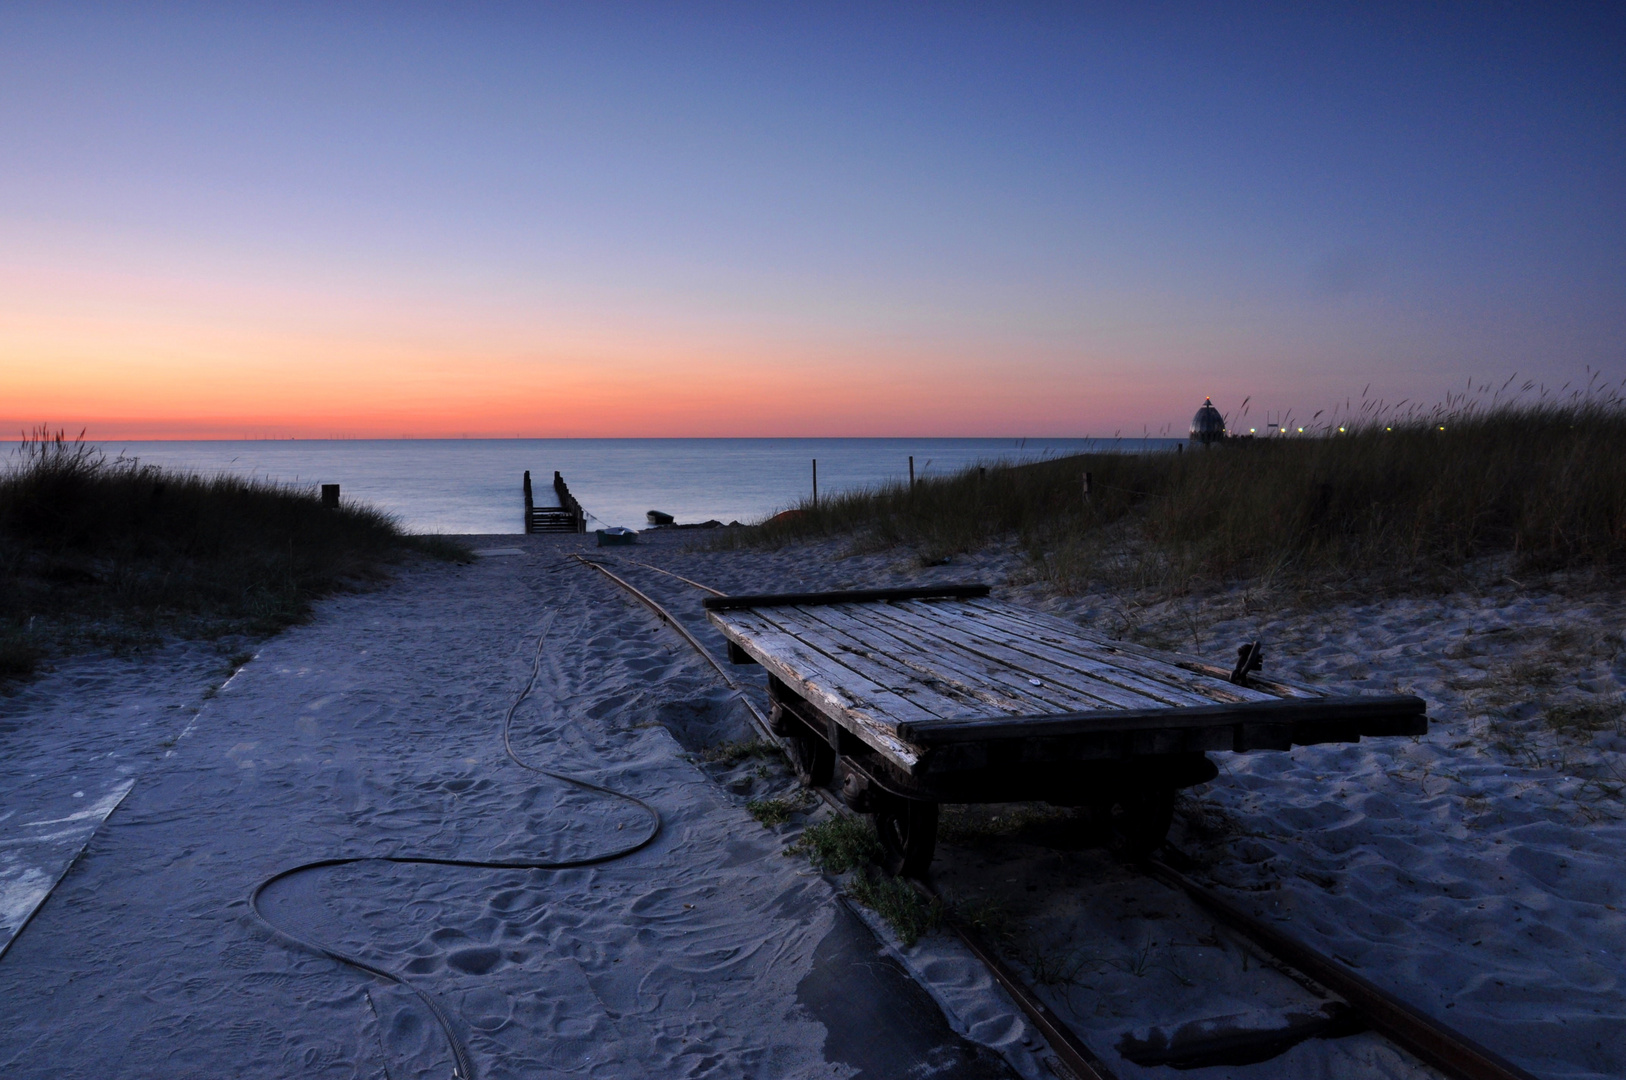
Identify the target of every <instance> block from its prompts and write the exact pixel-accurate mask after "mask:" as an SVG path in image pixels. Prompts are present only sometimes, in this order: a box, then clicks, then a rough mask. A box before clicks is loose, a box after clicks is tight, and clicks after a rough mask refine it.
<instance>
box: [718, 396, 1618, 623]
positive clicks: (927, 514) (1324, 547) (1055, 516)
mask: <svg viewBox="0 0 1626 1080" xmlns="http://www.w3.org/2000/svg"><path fill="white" fill-rule="evenodd" d="M1623 445H1626V403H1623V401H1622V399H1621V398H1620V396H1619V395H1618V394H1616V393H1613V392H1610V393H1598V392H1590V393H1586V394H1582V395H1574V396H1571V397H1569V398H1565V399H1561V400H1552V399H1550V398H1548V399H1541V400H1536V401H1523V402H1515V403H1511V404H1508V403H1503V404H1495V405H1492V406H1491V407H1484V408H1482V407H1478V406H1476V405H1474V404H1471V403H1465V402H1462V401H1460V400H1459V401H1456V402H1454V403H1451V404H1449V405H1447V406H1443V407H1439V408H1435V409H1431V410H1428V411H1427V412H1422V411H1419V410H1414V411H1412V412H1410V413H1408V414H1406V415H1405V416H1403V417H1400V418H1393V417H1390V418H1385V417H1383V416H1382V415H1381V414H1377V415H1373V414H1370V413H1369V414H1368V415H1367V416H1364V417H1361V416H1357V417H1356V418H1353V419H1351V420H1346V421H1345V422H1344V423H1342V424H1341V425H1337V426H1333V425H1326V426H1324V427H1323V428H1322V429H1321V430H1319V431H1314V432H1309V433H1307V434H1306V435H1304V436H1297V435H1295V436H1294V437H1290V438H1287V437H1277V438H1273V439H1253V440H1233V441H1231V442H1229V443H1227V444H1225V445H1223V446H1221V447H1215V448H1210V449H1206V450H1203V449H1198V450H1191V449H1187V450H1186V451H1185V452H1182V453H1171V452H1156V453H1138V454H1137V453H1115V454H1088V455H1081V456H1076V457H1068V458H1059V459H1052V460H1047V461H1041V462H1037V463H1031V464H1022V465H1010V464H995V465H992V466H990V467H988V468H986V470H985V471H984V470H979V469H977V468H971V469H966V470H964V471H961V472H959V473H957V474H955V475H952V476H948V477H943V478H939V479H928V480H923V481H921V482H919V483H917V484H915V485H914V487H913V488H910V487H909V485H908V484H907V483H906V482H899V483H893V484H888V485H884V486H881V487H878V488H872V489H868V490H862V491H853V492H846V493H842V494H838V495H836V496H834V497H827V498H824V499H821V500H820V502H819V503H818V504H817V505H813V504H812V503H811V502H804V503H803V504H801V505H800V506H797V507H796V508H795V512H794V513H792V514H787V515H782V516H780V517H778V518H775V519H772V520H770V521H768V522H765V523H763V524H761V525H758V526H755V527H754V528H751V529H745V530H735V531H733V532H732V533H730V534H729V535H728V536H725V537H719V538H718V542H719V543H720V544H727V545H739V544H752V545H765V546H778V545H781V544H784V543H789V542H793V541H798V540H806V539H814V538H821V537H830V536H850V537H852V538H853V539H854V540H855V542H856V544H857V546H859V547H871V548H882V547H887V546H893V545H907V546H911V547H913V548H915V549H916V550H917V551H918V552H919V553H920V556H921V558H922V559H923V560H925V561H927V562H931V561H935V560H938V559H941V558H944V557H948V556H952V555H953V554H955V553H959V552H966V551H972V550H975V549H977V548H978V547H981V546H983V545H985V544H987V543H989V542H990V541H993V540H995V539H1000V538H1006V537H1014V538H1016V539H1017V540H1018V541H1019V542H1020V543H1021V544H1022V545H1023V546H1024V547H1025V548H1026V549H1027V551H1028V552H1029V554H1030V555H1031V556H1032V558H1033V560H1034V563H1035V566H1036V569H1037V572H1038V573H1039V574H1040V575H1041V576H1042V577H1045V578H1047V579H1049V580H1050V581H1051V583H1053V584H1054V585H1055V586H1056V587H1058V588H1059V589H1061V590H1062V591H1064V592H1070V591H1075V590H1078V589H1082V588H1085V587H1087V586H1088V585H1089V584H1090V583H1091V582H1094V581H1100V582H1105V583H1107V584H1110V585H1114V586H1117V587H1123V586H1131V587H1134V586H1168V585H1171V584H1172V585H1180V584H1189V583H1191V582H1195V581H1201V580H1208V581H1225V580H1236V579H1241V578H1245V577H1250V576H1256V575H1261V574H1276V573H1288V574H1292V573H1302V574H1308V575H1313V576H1315V577H1317V578H1320V579H1341V580H1346V581H1352V582H1355V581H1359V582H1372V581H1378V580H1383V579H1391V580H1393V579H1401V580H1415V579H1417V578H1418V577H1419V576H1440V575H1444V576H1447V577H1449V576H1450V575H1451V574H1453V573H1457V572H1459V571H1460V569H1461V568H1462V567H1463V565H1464V564H1465V563H1467V562H1468V561H1469V560H1473V559H1475V558H1478V557H1480V556H1485V555H1494V554H1505V555H1507V556H1509V557H1510V559H1511V565H1513V566H1516V567H1519V568H1523V569H1534V570H1538V571H1539V570H1558V569H1577V568H1591V569H1599V570H1606V571H1617V572H1618V571H1619V570H1620V569H1621V568H1622V566H1623V565H1626V454H1623V453H1622V452H1621V447H1622V446H1623ZM1086 472H1088V473H1090V476H1091V490H1090V493H1089V496H1088V497H1087V498H1086V496H1085V494H1084V486H1083V477H1084V474H1085V473H1086Z"/></svg>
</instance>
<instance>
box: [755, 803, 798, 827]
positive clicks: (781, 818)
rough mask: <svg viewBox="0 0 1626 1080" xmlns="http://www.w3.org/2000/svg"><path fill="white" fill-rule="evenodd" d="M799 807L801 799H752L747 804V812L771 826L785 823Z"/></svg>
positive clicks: (765, 824)
mask: <svg viewBox="0 0 1626 1080" xmlns="http://www.w3.org/2000/svg"><path fill="white" fill-rule="evenodd" d="M799 809H801V802H800V800H793V799H752V800H751V801H750V802H748V803H746V804H745V812H746V813H748V814H750V815H751V816H752V817H754V818H756V819H757V820H758V821H760V822H762V824H763V825H764V826H767V827H770V828H771V827H772V826H775V825H783V824H784V823H785V822H787V821H789V820H790V816H791V815H792V814H794V813H795V812H796V811H797V810H799Z"/></svg>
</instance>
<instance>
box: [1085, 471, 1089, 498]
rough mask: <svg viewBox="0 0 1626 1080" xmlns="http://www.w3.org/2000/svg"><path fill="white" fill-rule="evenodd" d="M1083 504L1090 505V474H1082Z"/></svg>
mask: <svg viewBox="0 0 1626 1080" xmlns="http://www.w3.org/2000/svg"><path fill="white" fill-rule="evenodd" d="M1084 505H1085V506H1088V505H1090V474H1089V473H1088V472H1086V473H1085V474H1084Z"/></svg>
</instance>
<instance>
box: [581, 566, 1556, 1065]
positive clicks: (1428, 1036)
mask: <svg viewBox="0 0 1626 1080" xmlns="http://www.w3.org/2000/svg"><path fill="white" fill-rule="evenodd" d="M576 559H577V560H578V561H580V562H581V563H583V564H584V565H586V566H590V567H592V568H593V569H595V570H597V571H598V572H599V573H601V574H603V575H604V576H605V577H607V578H609V579H610V580H611V581H613V582H615V583H616V584H617V585H618V586H620V587H621V588H622V589H624V590H626V591H627V592H628V593H630V594H631V595H632V596H633V597H635V598H636V599H637V600H638V601H639V602H640V603H642V604H643V605H644V606H646V607H648V608H649V609H650V610H651V611H652V612H653V613H654V614H655V615H656V616H657V617H658V618H660V619H661V620H662V621H663V622H665V623H667V624H668V625H670V626H671V627H672V628H673V629H674V630H676V631H677V632H678V633H679V634H680V635H681V636H682V637H683V639H684V640H685V641H687V642H688V643H689V645H690V646H691V647H692V648H693V649H694V650H695V651H696V652H698V653H699V654H700V655H701V656H702V657H703V658H704V659H705V660H706V662H707V663H709V664H710V665H711V666H712V668H714V669H715V670H716V672H717V674H718V675H719V676H720V677H721V678H722V679H723V681H724V682H725V683H726V684H727V685H728V686H729V687H730V688H731V689H733V690H734V691H735V693H736V694H737V695H738V696H739V699H740V701H741V702H742V703H743V704H744V705H745V707H746V709H747V710H748V711H749V712H750V714H751V717H752V720H753V724H754V726H755V727H756V728H757V729H758V731H759V732H760V733H761V735H762V737H763V738H764V739H766V740H767V741H769V742H771V743H773V744H775V745H777V746H780V747H781V749H784V748H785V747H784V742H783V740H782V739H780V738H779V737H778V736H776V735H775V734H774V733H773V732H772V731H771V730H770V729H769V726H768V721H767V718H766V717H764V716H763V715H762V712H761V710H759V709H758V708H757V707H756V705H755V704H754V703H753V702H752V701H751V700H750V698H749V697H748V696H747V695H746V693H745V687H744V686H743V685H742V684H741V683H740V682H739V680H738V679H736V678H735V677H734V676H733V674H731V673H730V672H729V671H728V670H727V669H726V668H725V667H723V665H722V664H721V663H719V662H718V661H717V659H716V657H714V656H712V655H711V652H710V651H709V650H707V649H706V647H705V646H704V645H703V644H701V642H700V640H699V639H698V638H696V637H695V636H694V634H693V633H692V632H691V631H690V630H689V629H688V627H686V626H684V625H683V623H682V622H681V621H679V620H678V619H677V617H676V616H674V615H673V614H672V613H671V612H670V611H668V610H667V609H666V608H665V607H664V606H662V605H661V604H660V603H659V602H658V601H657V600H655V599H654V598H653V597H651V596H649V595H648V594H647V593H646V592H644V591H643V590H641V589H639V588H638V587H637V586H635V585H633V584H632V583H631V582H630V581H628V580H626V579H625V578H623V577H622V576H620V575H619V574H616V573H614V572H613V571H611V570H610V569H609V568H608V567H607V566H605V565H604V564H603V563H602V562H599V561H597V560H593V559H587V558H584V557H582V556H580V555H577V556H576ZM621 561H623V562H626V563H630V564H631V565H634V566H639V567H642V568H644V569H646V570H652V571H654V572H655V573H658V574H663V575H665V576H667V577H669V578H674V579H676V580H678V581H681V582H683V583H684V584H686V585H690V586H693V587H694V588H696V589H701V590H703V591H705V592H708V593H711V594H712V595H713V596H725V595H727V594H726V593H724V592H722V591H721V590H719V589H714V588H712V587H711V586H709V585H705V584H702V583H701V582H698V581H695V580H693V579H691V578H687V577H684V576H683V575H681V574H677V573H674V572H672V571H670V570H666V569H664V568H662V567H659V566H655V565H654V564H652V563H647V562H643V561H640V560H637V559H623V560H621ZM812 790H813V792H814V793H815V794H817V795H818V796H819V797H820V798H821V799H823V801H824V802H825V803H826V804H827V805H829V806H830V807H831V808H832V809H833V810H834V811H835V812H836V813H839V814H851V813H852V811H851V810H850V809H848V807H847V806H846V804H844V803H843V802H841V800H840V799H838V798H837V797H836V796H835V795H834V794H833V793H831V792H830V791H828V790H826V789H824V788H822V787H815V788H813V789H812ZM1138 869H1139V870H1140V871H1141V872H1142V873H1145V874H1147V875H1149V876H1151V877H1153V878H1155V879H1157V880H1159V881H1161V882H1163V883H1164V884H1167V885H1169V886H1171V887H1173V888H1175V889H1178V890H1180V891H1181V892H1184V893H1185V894H1186V895H1187V896H1189V897H1190V898H1191V899H1192V900H1193V901H1194V902H1195V903H1196V904H1197V905H1198V906H1199V907H1201V908H1203V909H1204V910H1205V911H1207V912H1208V913H1209V914H1210V915H1211V916H1212V917H1214V918H1215V919H1216V920H1217V921H1218V922H1221V923H1223V924H1225V925H1226V926H1228V927H1230V928H1231V929H1232V930H1233V931H1235V932H1236V933H1239V934H1241V935H1242V936H1243V937H1245V938H1247V939H1248V940H1249V941H1251V942H1252V943H1253V944H1254V945H1255V946H1256V947H1258V948H1260V949H1262V950H1264V951H1265V952H1266V953H1267V954H1269V955H1270V956H1272V957H1274V958H1275V960H1276V961H1277V962H1278V963H1279V964H1281V965H1283V966H1284V967H1286V968H1288V969H1290V970H1292V971H1294V972H1297V973H1298V974H1299V975H1301V976H1302V977H1304V978H1305V979H1307V980H1309V981H1310V982H1311V983H1313V984H1316V985H1319V986H1320V987H1322V988H1324V989H1326V990H1328V991H1330V992H1331V993H1332V994H1335V995H1337V996H1338V997H1341V998H1342V999H1343V1000H1344V1001H1345V1002H1347V1003H1348V1005H1349V1007H1350V1009H1351V1010H1352V1011H1353V1013H1354V1014H1355V1016H1356V1017H1358V1019H1359V1020H1361V1021H1363V1022H1364V1023H1365V1025H1366V1026H1367V1027H1368V1028H1369V1029H1370V1030H1372V1031H1374V1032H1376V1033H1378V1034H1379V1035H1382V1036H1383V1037H1385V1038H1387V1039H1388V1040H1389V1041H1391V1042H1393V1043H1394V1044H1395V1045H1397V1046H1400V1047H1402V1048H1404V1049H1405V1050H1407V1051H1408V1052H1410V1053H1411V1054H1412V1055H1414V1056H1415V1057H1417V1058H1418V1059H1419V1060H1420V1061H1423V1062H1424V1063H1426V1064H1428V1065H1430V1066H1432V1067H1434V1068H1436V1069H1438V1070H1439V1071H1440V1072H1442V1073H1444V1074H1445V1075H1446V1076H1449V1077H1452V1078H1454V1080H1537V1077H1535V1076H1534V1075H1533V1074H1531V1073H1529V1072H1527V1071H1525V1070H1524V1069H1521V1068H1520V1067H1519V1066H1517V1065H1515V1064H1513V1063H1512V1062H1510V1061H1508V1060H1507V1059H1506V1058H1503V1057H1502V1056H1501V1055H1499V1054H1497V1053H1496V1052H1495V1051H1493V1050H1490V1049H1489V1048H1487V1047H1485V1046H1482V1045H1480V1044H1479V1043H1478V1042H1476V1041H1474V1040H1473V1039H1470V1038H1469V1037H1468V1036H1466V1035H1464V1034H1462V1033H1461V1032H1459V1031H1457V1030H1455V1029H1454V1028H1451V1027H1448V1026H1447V1025H1445V1024H1443V1023H1441V1022H1440V1021H1439V1020H1437V1019H1435V1018H1434V1017H1432V1016H1429V1015H1428V1014H1426V1013H1424V1012H1422V1011H1421V1010H1419V1009H1416V1008H1414V1007H1413V1006H1411V1005H1410V1004H1408V1003H1406V1002H1405V1001H1402V1000H1401V999H1400V998H1398V997H1396V996H1395V995H1393V994H1391V993H1389V992H1388V991H1387V990H1384V989H1383V988H1382V987H1380V986H1378V985H1377V984H1376V983H1373V982H1371V981H1370V980H1368V979H1365V978H1363V977H1362V976H1360V975H1357V974H1356V973H1355V972H1353V971H1351V970H1350V969H1349V968H1348V967H1347V966H1346V965H1345V964H1343V963H1341V962H1339V961H1337V960H1335V959H1333V958H1332V957H1330V956H1328V955H1326V954H1324V953H1321V952H1318V951H1317V950H1315V949H1313V948H1311V947H1310V946H1309V945H1307V944H1305V943H1304V942H1302V941H1300V940H1298V939H1297V938H1295V937H1293V936H1291V935H1289V934H1284V933H1282V932H1281V931H1280V930H1277V929H1276V928H1274V927H1272V926H1270V925H1269V924H1267V923H1265V922H1263V921H1262V920H1260V919H1257V918H1255V917H1253V916H1252V915H1250V914H1248V913H1247V912H1246V911H1244V910H1243V909H1242V908H1241V907H1239V906H1237V905H1236V904H1235V903H1233V902H1232V901H1230V900H1228V899H1226V898H1225V897H1224V896H1221V895H1220V894H1219V893H1216V892H1214V891H1213V890H1212V889H1209V888H1207V887H1206V886H1204V885H1202V884H1201V883H1199V882H1197V881H1194V880H1192V879H1191V878H1190V877H1188V876H1186V875H1185V874H1184V873H1182V872H1181V871H1180V870H1178V869H1176V868H1175V867H1174V866H1172V865H1170V864H1169V862H1168V861H1165V860H1163V859H1158V858H1152V859H1149V860H1146V861H1144V862H1142V863H1140V864H1138ZM914 884H915V886H916V887H917V888H919V889H920V890H921V891H922V892H923V893H925V894H926V895H927V896H928V897H936V893H935V892H934V891H932V889H931V886H930V885H929V884H928V883H925V882H915V883H914ZM948 921H949V926H950V928H951V929H952V930H953V931H954V932H955V934H956V935H958V936H959V938H960V939H961V941H963V942H964V943H965V945H966V947H967V948H968V949H970V951H971V953H972V954H973V955H974V956H976V957H977V959H978V960H980V961H981V962H982V963H983V965H984V966H986V967H987V968H988V971H989V974H990V975H992V976H993V979H994V981H995V982H997V983H999V984H1000V986H1002V987H1004V989H1005V990H1006V992H1007V993H1009V994H1010V995H1011V998H1012V999H1013V1000H1014V1001H1015V1002H1016V1004H1017V1006H1018V1007H1019V1008H1021V1010H1022V1011H1023V1013H1024V1014H1026V1015H1027V1017H1028V1019H1029V1020H1030V1021H1031V1022H1032V1023H1033V1025H1034V1027H1036V1028H1037V1029H1038V1030H1039V1032H1040V1033H1041V1034H1042V1035H1043V1036H1044V1037H1045V1039H1046V1040H1047V1041H1048V1042H1049V1043H1050V1046H1051V1048H1052V1049H1053V1050H1054V1051H1055V1053H1056V1056H1057V1058H1058V1059H1059V1060H1060V1063H1061V1065H1062V1066H1063V1067H1064V1068H1065V1069H1066V1070H1067V1071H1068V1072H1070V1073H1072V1074H1073V1075H1074V1076H1076V1077H1077V1078H1078V1080H1115V1077H1114V1076H1113V1074H1112V1072H1111V1071H1110V1070H1109V1069H1108V1068H1107V1066H1106V1065H1105V1064H1104V1063H1103V1062H1102V1061H1101V1059H1100V1058H1098V1057H1097V1056H1096V1055H1095V1054H1094V1053H1093V1052H1092V1051H1091V1050H1090V1048H1089V1047H1088V1046H1087V1045H1085V1043H1084V1041H1083V1040H1082V1039H1080V1038H1079V1037H1078V1036H1077V1035H1076V1034H1075V1033H1074V1032H1073V1031H1072V1029H1071V1028H1069V1027H1068V1026H1067V1025H1066V1024H1065V1023H1064V1022H1063V1021H1062V1020H1061V1018H1060V1017H1058V1016H1056V1015H1055V1013H1054V1012H1052V1011H1051V1009H1050V1008H1049V1007H1048V1006H1046V1005H1045V1003H1044V1002H1043V1001H1042V1000H1041V999H1040V997H1039V995H1038V993H1037V992H1036V991H1035V989H1034V988H1033V987H1032V986H1031V985H1029V984H1028V983H1027V982H1026V981H1025V980H1023V979H1022V977H1021V976H1020V975H1019V974H1018V973H1017V972H1016V971H1015V970H1014V969H1012V968H1011V967H1010V965H1008V964H1006V963H1005V961H1004V960H1003V959H1001V958H1000V956H999V955H998V953H997V952H996V951H995V950H994V949H993V948H992V947H991V946H990V945H989V944H988V942H987V941H986V940H984V939H983V937H982V935H980V934H979V933H978V932H977V931H976V930H975V929H974V928H972V927H971V926H968V925H966V924H965V923H963V922H962V921H960V920H958V919H954V918H952V917H951V918H950V919H949V920H948Z"/></svg>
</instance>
